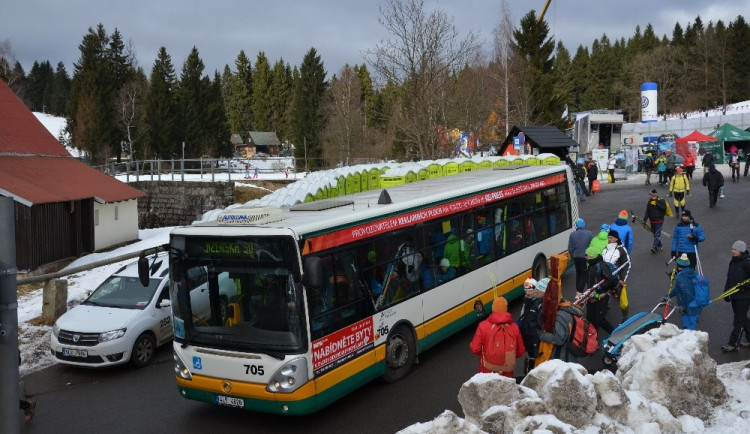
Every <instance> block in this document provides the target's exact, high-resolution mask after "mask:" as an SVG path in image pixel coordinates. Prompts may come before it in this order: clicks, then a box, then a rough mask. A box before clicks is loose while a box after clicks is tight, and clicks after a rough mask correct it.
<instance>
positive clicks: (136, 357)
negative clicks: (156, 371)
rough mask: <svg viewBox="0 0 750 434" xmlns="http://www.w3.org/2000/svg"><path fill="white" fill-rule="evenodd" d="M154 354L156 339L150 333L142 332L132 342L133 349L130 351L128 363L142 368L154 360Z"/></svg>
mask: <svg viewBox="0 0 750 434" xmlns="http://www.w3.org/2000/svg"><path fill="white" fill-rule="evenodd" d="M154 354H156V339H154V337H153V336H152V335H151V333H148V332H146V333H142V334H141V335H140V336H138V339H136V340H135V343H134V344H133V350H132V351H131V352H130V363H132V364H133V366H135V367H136V368H142V367H144V366H147V365H148V364H149V363H151V361H152V360H154Z"/></svg>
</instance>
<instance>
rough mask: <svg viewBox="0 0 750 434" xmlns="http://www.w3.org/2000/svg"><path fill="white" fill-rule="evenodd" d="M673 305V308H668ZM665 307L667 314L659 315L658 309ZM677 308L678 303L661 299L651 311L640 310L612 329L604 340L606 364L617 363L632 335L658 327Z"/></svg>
mask: <svg viewBox="0 0 750 434" xmlns="http://www.w3.org/2000/svg"><path fill="white" fill-rule="evenodd" d="M668 306H671V308H668ZM660 307H664V308H665V309H666V314H665V315H659V314H658V313H656V311H657V310H658V309H659V308H660ZM676 309H677V305H676V304H674V303H673V302H671V301H669V300H666V301H661V302H659V304H657V305H656V306H654V308H653V309H651V311H650V312H639V313H637V314H635V315H633V316H632V317H630V318H628V320H627V321H625V322H624V323H622V324H620V325H619V326H617V328H615V329H614V330H612V334H610V335H609V337H608V338H606V339H604V341H603V342H602V352H603V353H604V355H603V356H602V362H603V363H604V365H605V366H607V367H609V366H612V365H614V364H616V363H617V360H618V359H619V358H620V355H621V352H622V346H623V344H624V343H625V342H626V341H627V340H628V339H630V337H631V336H633V335H637V334H641V333H645V332H647V331H649V330H651V329H654V328H657V327H659V326H661V325H662V324H664V323H665V322H667V319H669V317H670V316H672V313H674V311H675V310H676Z"/></svg>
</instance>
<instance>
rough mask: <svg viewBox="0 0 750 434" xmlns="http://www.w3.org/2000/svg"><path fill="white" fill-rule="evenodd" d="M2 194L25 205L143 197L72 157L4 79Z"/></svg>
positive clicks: (0, 96)
mask: <svg viewBox="0 0 750 434" xmlns="http://www.w3.org/2000/svg"><path fill="white" fill-rule="evenodd" d="M0 194H2V195H4V196H9V197H13V199H14V200H15V201H17V202H20V203H22V204H24V205H26V206H31V205H36V204H42V203H51V202H62V201H70V200H80V199H89V198H93V199H94V200H97V201H99V202H120V201H124V200H130V199H137V198H139V197H144V196H145V193H143V192H142V191H140V190H138V189H135V188H133V187H131V186H129V185H127V184H125V183H123V182H120V181H118V180H117V179H114V178H112V177H110V176H107V175H105V174H103V173H101V172H99V171H98V170H96V169H94V168H92V167H90V166H87V165H86V164H84V163H81V162H80V161H78V160H77V159H75V158H73V157H72V156H71V155H70V153H68V151H67V150H66V149H65V147H64V146H63V145H62V144H61V143H60V142H59V141H58V140H57V139H56V138H55V137H53V136H52V134H50V133H49V131H47V129H46V128H45V127H44V125H42V124H41V122H39V120H37V118H36V117H35V116H34V115H33V114H32V113H31V112H30V111H29V109H28V108H26V106H25V105H24V104H23V102H21V100H19V99H18V97H17V96H16V95H15V94H14V93H13V91H12V90H11V89H10V88H9V87H8V85H7V84H5V82H3V81H2V80H0Z"/></svg>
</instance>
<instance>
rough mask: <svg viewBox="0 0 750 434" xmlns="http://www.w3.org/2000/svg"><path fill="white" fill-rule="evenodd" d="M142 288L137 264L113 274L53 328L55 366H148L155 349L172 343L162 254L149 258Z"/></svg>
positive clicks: (165, 264) (166, 264) (166, 272)
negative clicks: (148, 272) (147, 274)
mask: <svg viewBox="0 0 750 434" xmlns="http://www.w3.org/2000/svg"><path fill="white" fill-rule="evenodd" d="M149 264H150V265H152V267H151V277H150V280H149V284H148V286H146V287H144V286H143V285H142V284H141V282H140V280H139V279H138V261H135V262H132V263H130V264H127V265H125V266H123V267H122V268H120V269H119V270H117V271H116V272H115V273H114V274H112V275H111V276H110V277H108V278H107V280H105V281H104V283H102V284H101V285H99V287H98V288H96V290H94V292H92V293H91V295H89V297H88V298H87V299H86V300H85V301H83V302H82V303H81V304H79V305H78V306H76V307H74V308H72V309H70V310H69V311H68V312H66V313H65V314H64V315H62V316H61V317H60V318H59V319H58V320H57V321H56V322H55V325H54V327H53V329H52V337H51V346H52V354H53V355H54V356H55V358H56V359H57V361H58V362H60V363H64V364H68V365H75V366H85V367H103V366H110V365H117V364H122V363H127V362H128V361H130V362H131V363H132V364H133V365H135V366H137V367H142V366H146V365H148V364H149V363H151V360H152V359H153V357H154V354H155V353H156V348H157V347H158V346H159V345H162V344H165V343H167V342H169V341H170V340H171V339H172V334H173V329H172V309H171V307H170V303H169V261H168V258H167V256H166V254H165V253H162V254H160V255H158V256H157V257H156V259H155V261H154V260H153V259H150V260H149Z"/></svg>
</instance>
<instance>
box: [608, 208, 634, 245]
mask: <svg viewBox="0 0 750 434" xmlns="http://www.w3.org/2000/svg"><path fill="white" fill-rule="evenodd" d="M628 216H629V214H628V211H627V210H622V211H620V214H618V215H617V220H615V222H614V223H612V224H611V225H609V229H610V230H614V231H617V233H618V234H620V242H621V243H622V245H623V246H624V247H625V250H627V251H628V254H630V252H631V251H632V250H633V228H631V227H630V225H629V224H628Z"/></svg>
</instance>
